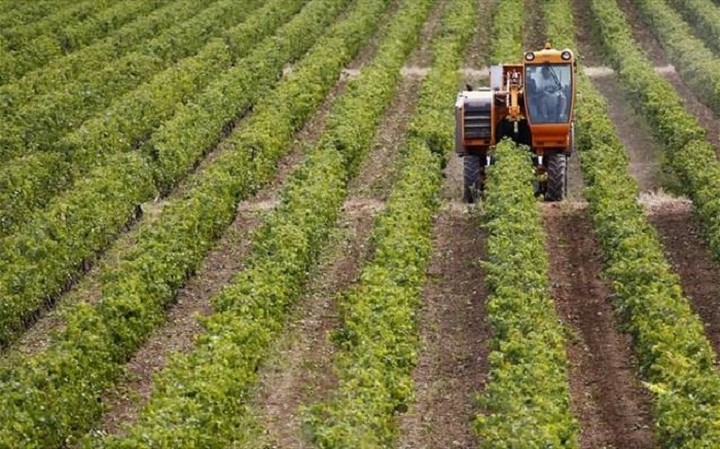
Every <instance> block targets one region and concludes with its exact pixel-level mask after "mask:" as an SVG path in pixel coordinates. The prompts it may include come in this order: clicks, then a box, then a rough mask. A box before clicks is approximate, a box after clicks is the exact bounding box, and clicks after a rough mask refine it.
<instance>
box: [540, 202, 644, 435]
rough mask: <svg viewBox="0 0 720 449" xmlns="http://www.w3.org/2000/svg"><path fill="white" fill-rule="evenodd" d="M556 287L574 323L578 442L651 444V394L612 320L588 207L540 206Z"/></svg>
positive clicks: (565, 316)
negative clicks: (640, 380) (579, 431)
mask: <svg viewBox="0 0 720 449" xmlns="http://www.w3.org/2000/svg"><path fill="white" fill-rule="evenodd" d="M543 211H544V220H545V228H546V231H547V236H548V237H547V238H548V241H547V246H548V254H549V257H550V279H551V285H552V287H551V293H552V297H553V299H554V301H555V307H556V308H557V311H558V313H559V315H560V317H561V319H562V320H563V322H564V323H565V324H566V325H567V326H568V327H569V329H570V335H571V338H570V342H569V344H568V349H567V353H568V358H569V360H570V391H571V400H572V407H573V410H574V414H575V416H576V417H577V418H578V420H579V421H580V425H581V429H582V434H581V447H583V448H587V449H591V448H603V447H613V448H624V449H640V448H648V449H649V448H652V447H654V446H653V436H652V419H651V414H650V407H651V397H650V394H649V392H647V391H646V390H645V389H643V388H642V386H641V384H640V382H639V381H638V379H637V378H636V377H635V372H636V368H635V361H634V357H633V353H632V350H631V339H630V337H629V336H628V335H626V334H623V333H620V332H618V331H617V329H616V328H615V323H614V319H613V306H612V303H611V301H610V295H611V289H610V287H609V286H608V285H607V283H606V282H604V281H603V280H602V279H601V277H600V276H601V267H602V260H601V259H602V252H601V250H600V248H599V247H598V244H597V242H596V241H595V239H594V237H593V233H592V223H591V221H590V218H589V215H588V212H587V210H586V209H581V208H564V207H563V205H562V204H560V205H558V204H548V205H546V206H545V207H544V208H543Z"/></svg>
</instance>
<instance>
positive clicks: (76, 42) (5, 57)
mask: <svg viewBox="0 0 720 449" xmlns="http://www.w3.org/2000/svg"><path fill="white" fill-rule="evenodd" d="M169 2H170V0H152V1H148V0H128V1H123V2H120V3H116V4H115V5H113V6H112V7H110V8H108V9H106V10H103V11H100V12H98V13H97V14H93V15H89V16H88V17H87V18H85V19H84V20H82V21H80V22H79V23H76V22H75V21H72V20H68V21H65V22H64V24H65V26H63V28H61V29H59V30H57V32H55V33H52V34H42V35H40V36H38V37H36V38H34V39H32V40H25V41H22V42H21V43H19V44H18V45H15V46H14V48H13V49H12V50H3V51H2V54H0V84H5V83H7V82H10V81H12V80H14V79H17V78H19V77H21V76H22V75H24V74H25V73H27V72H29V71H31V70H33V69H36V68H39V67H42V66H43V65H45V64H47V63H48V62H49V61H51V60H52V59H55V58H58V57H60V56H63V55H65V54H68V53H72V52H74V51H77V50H79V49H80V48H82V47H85V46H87V45H89V44H90V43H92V42H94V41H96V40H99V39H102V38H104V37H105V36H107V35H109V34H111V33H112V32H113V31H114V30H116V29H118V28H120V27H122V26H123V25H125V24H126V23H129V22H131V21H133V20H135V19H136V18H138V17H142V16H144V15H147V14H149V13H150V12H152V11H153V10H155V9H157V8H158V7H161V6H163V5H165V4H166V3H169ZM67 23H69V25H67ZM32 25H33V27H34V24H32Z"/></svg>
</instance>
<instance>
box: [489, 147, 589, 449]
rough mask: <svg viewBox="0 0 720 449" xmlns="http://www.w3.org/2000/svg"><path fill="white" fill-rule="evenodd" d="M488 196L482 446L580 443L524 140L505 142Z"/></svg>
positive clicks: (498, 150)
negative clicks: (486, 348)
mask: <svg viewBox="0 0 720 449" xmlns="http://www.w3.org/2000/svg"><path fill="white" fill-rule="evenodd" d="M496 157H497V163H496V164H495V165H493V166H492V167H491V169H490V170H488V180H487V189H486V192H485V201H484V202H483V210H484V221H485V228H486V230H487V241H486V246H487V250H486V253H487V255H486V261H485V263H484V266H485V269H486V275H485V282H486V285H487V286H488V288H489V291H490V296H489V298H488V304H487V317H488V322H489V324H490V328H491V329H492V332H493V338H492V340H491V341H490V344H489V347H490V349H491V352H490V355H489V356H488V360H489V364H490V371H489V374H488V383H487V386H486V388H485V391H484V393H483V397H482V399H481V405H482V407H483V409H484V413H482V414H480V415H478V417H477V420H476V424H475V429H476V431H477V433H478V435H479V437H480V441H481V447H483V448H498V449H500V448H528V449H530V448H541V447H543V448H550V447H552V448H578V447H579V444H578V436H579V431H578V425H577V423H576V422H575V419H574V418H573V416H572V411H571V408H570V390H569V386H568V361H567V356H566V355H565V344H566V341H565V337H564V329H563V326H562V324H561V323H560V321H559V319H558V316H557V314H556V312H555V308H554V305H553V301H552V299H551V298H550V295H549V291H548V290H549V285H548V282H549V280H548V279H549V277H548V258H547V252H546V248H545V235H544V232H543V224H542V217H541V215H540V211H539V206H538V203H537V200H536V199H535V195H534V193H533V189H532V181H533V168H532V163H531V161H530V155H529V153H528V151H527V148H525V147H516V146H515V144H513V143H511V142H509V141H504V142H502V143H500V144H498V145H497V147H496Z"/></svg>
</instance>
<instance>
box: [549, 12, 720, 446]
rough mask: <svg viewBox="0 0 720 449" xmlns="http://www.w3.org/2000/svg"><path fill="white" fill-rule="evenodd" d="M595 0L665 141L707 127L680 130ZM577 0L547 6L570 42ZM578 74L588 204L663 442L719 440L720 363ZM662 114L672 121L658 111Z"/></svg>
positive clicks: (603, 115) (601, 106) (660, 85)
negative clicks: (573, 5)
mask: <svg viewBox="0 0 720 449" xmlns="http://www.w3.org/2000/svg"><path fill="white" fill-rule="evenodd" d="M590 5H591V10H592V12H593V14H594V15H595V18H596V19H597V20H596V23H599V24H600V26H601V28H600V29H601V32H602V37H603V40H604V42H605V43H606V44H607V45H608V48H609V49H611V52H612V54H613V57H614V60H615V62H616V64H617V65H616V67H617V68H618V73H619V76H620V79H621V84H622V85H623V86H625V87H626V88H627V89H628V91H630V92H631V93H632V94H633V97H634V98H636V99H638V100H639V101H640V104H641V105H642V108H643V110H644V111H645V112H646V113H648V112H650V111H651V110H654V111H655V113H653V114H650V115H649V118H650V120H651V122H653V123H654V124H655V125H657V126H658V128H657V129H658V132H659V133H660V134H661V135H665V137H666V139H665V140H666V142H668V143H669V142H671V141H672V142H674V143H675V145H680V147H683V146H684V145H686V144H687V142H688V141H692V139H693V138H694V137H695V136H701V135H702V133H701V132H700V130H699V129H698V127H697V125H694V127H691V128H688V131H689V134H685V135H684V136H683V135H682V134H681V133H680V132H679V131H680V129H681V128H677V127H678V126H683V125H684V124H686V123H691V124H692V123H693V120H692V119H691V118H690V117H689V116H688V115H687V113H685V112H684V111H683V110H682V106H681V102H680V99H679V98H677V96H676V94H674V91H673V90H672V87H670V85H669V84H667V83H666V82H665V81H664V79H663V78H662V77H660V76H659V75H657V74H656V73H655V71H654V70H653V67H652V65H651V63H650V62H649V61H647V60H646V59H644V57H643V56H642V54H641V52H640V51H639V50H638V49H637V47H635V46H634V43H633V42H632V38H631V37H630V36H631V35H630V30H629V28H628V25H627V23H626V22H625V21H624V19H623V16H622V13H621V12H620V11H619V9H618V8H617V6H616V5H615V4H614V2H612V3H611V2H607V1H604V0H600V1H595V0H593V1H591V2H590ZM570 8H571V7H570V2H569V1H567V0H547V1H546V5H545V15H546V22H547V23H552V24H554V25H553V26H552V27H551V28H550V29H549V31H548V34H549V35H550V36H551V37H552V38H554V39H556V41H559V42H563V43H565V44H568V45H572V43H573V33H574V28H573V26H572V16H571V14H570ZM648 82H649V83H648ZM579 83H580V85H579V89H580V94H579V95H578V103H577V105H576V115H577V118H578V126H577V144H578V147H579V149H580V155H581V163H582V170H583V173H584V175H585V179H586V181H587V183H588V189H587V192H586V193H587V198H588V201H589V203H590V212H591V214H592V218H593V222H594V227H595V233H596V236H597V237H598V240H599V242H600V244H601V246H602V248H603V250H604V252H605V256H606V259H607V262H606V263H607V268H606V274H607V276H608V277H609V278H610V279H611V280H612V282H613V287H614V290H615V293H616V301H617V309H618V310H619V312H620V314H621V315H622V316H624V317H626V319H627V320H628V328H629V331H630V332H631V333H632V335H633V337H634V346H635V352H636V354H637V356H638V360H639V362H640V370H641V374H642V376H643V377H644V378H645V379H646V380H647V381H648V386H649V388H650V389H651V391H652V392H653V393H654V400H653V413H654V415H655V423H656V434H657V441H658V442H660V444H661V447H663V448H699V447H716V446H718V444H720V426H719V425H718V422H719V421H718V418H719V417H720V374H719V373H718V372H717V370H716V369H715V367H714V365H715V354H714V353H713V351H712V348H711V346H710V343H709V341H708V340H707V338H706V336H705V334H704V327H703V324H702V322H701V321H700V319H699V318H698V317H697V316H696V315H695V314H694V313H693V311H692V309H691V307H690V304H689V302H688V300H687V299H686V298H685V297H684V296H683V294H682V289H681V287H680V283H679V279H678V277H677V276H676V275H675V274H673V273H672V271H671V268H670V266H669V264H668V262H667V261H666V260H665V258H664V255H663V248H662V245H661V243H660V241H659V239H658V237H657V233H656V232H655V230H654V229H653V228H652V227H651V226H650V224H649V223H648V221H647V219H646V217H645V214H644V211H643V209H642V207H641V206H640V205H639V204H638V202H637V200H636V195H637V193H638V186H637V183H636V182H635V181H634V180H633V179H632V178H631V177H630V176H629V175H628V174H627V172H626V170H625V169H624V168H625V167H627V163H628V157H627V155H626V153H625V151H624V148H623V146H622V144H621V143H620V141H619V139H618V137H617V134H616V133H615V131H614V129H613V125H612V123H611V122H610V120H609V118H608V107H607V104H606V103H605V102H604V100H603V99H602V98H601V97H600V95H599V94H598V93H597V91H595V90H594V88H593V87H592V85H591V83H590V81H589V80H588V79H587V78H586V77H584V76H582V75H580V79H579ZM630 86H633V87H632V88H630ZM646 89H650V90H646ZM639 90H643V94H642V96H640V95H638V91H639ZM645 95H647V97H645ZM650 99H652V100H650ZM663 103H665V104H664V105H663ZM661 110H662V111H661ZM665 114H667V115H666V116H665V117H666V118H670V117H672V120H670V121H665V120H661V117H660V116H661V115H665ZM646 116H648V115H647V114H646ZM693 128H694V129H693ZM713 158H714V156H713ZM705 160H707V159H705ZM683 162H684V161H683ZM715 164H717V163H715ZM620 168H623V169H620ZM718 191H720V190H718ZM716 192H717V191H716Z"/></svg>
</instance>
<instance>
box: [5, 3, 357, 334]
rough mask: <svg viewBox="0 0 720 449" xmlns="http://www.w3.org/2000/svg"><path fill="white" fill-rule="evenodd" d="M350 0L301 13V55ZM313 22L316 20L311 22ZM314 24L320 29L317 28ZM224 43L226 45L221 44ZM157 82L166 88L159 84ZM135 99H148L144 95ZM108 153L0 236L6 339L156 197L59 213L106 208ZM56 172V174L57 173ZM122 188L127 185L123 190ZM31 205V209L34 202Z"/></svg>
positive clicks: (35, 188) (222, 55)
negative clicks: (30, 248) (24, 244)
mask: <svg viewBox="0 0 720 449" xmlns="http://www.w3.org/2000/svg"><path fill="white" fill-rule="evenodd" d="M347 1H348V0H315V1H314V2H313V3H312V7H310V8H309V9H306V10H305V11H304V13H301V14H300V15H298V16H297V17H296V20H295V21H294V24H295V25H302V26H303V29H302V30H303V32H304V34H305V36H306V40H303V39H301V38H300V37H299V36H293V37H295V39H296V40H295V42H296V43H297V44H298V45H302V46H304V48H302V49H301V51H300V52H298V56H299V55H301V53H302V52H304V51H306V50H307V49H308V48H309V47H310V46H311V45H312V44H313V43H314V41H316V40H317V38H318V35H319V34H320V33H321V32H322V30H323V29H324V26H325V25H326V24H327V23H329V22H330V21H331V20H332V19H333V17H334V15H336V14H337V13H338V11H339V10H340V9H341V7H342V6H343V2H345V3H347ZM283 2H285V3H286V4H287V1H286V0H283ZM298 3H299V2H298ZM271 5H272V6H273V7H277V5H276V4H272V3H271ZM319 12H323V13H324V14H325V16H324V17H323V18H322V19H320V18H319V17H318V13H319ZM313 23H314V25H311V24H313ZM313 27H314V28H315V29H314V30H313ZM293 28H294V25H293ZM218 45H223V44H221V43H218ZM225 48H226V47H224V46H222V47H220V56H217V55H216V54H214V53H212V52H207V54H208V56H209V57H210V58H216V59H220V60H223V58H224V59H227V58H228V56H227V55H226V52H225V51H223V50H224V49H225ZM236 48H238V50H240V48H239V47H236ZM198 62H199V63H200V64H202V63H203V61H202V60H200V61H198ZM210 65H212V64H210ZM194 67H197V66H194ZM278 70H280V69H278ZM205 73H207V71H205ZM188 77H189V76H188V75H186V76H185V77H184V78H185V79H187V78H188ZM166 81H168V82H170V80H167V79H166ZM156 87H158V88H160V87H159V86H156ZM168 96H170V94H168ZM134 98H135V99H136V100H138V101H142V99H141V98H139V97H134ZM138 117H139V118H141V119H143V118H144V117H143V116H142V115H141V114H138V116H137V117H130V118H132V119H135V118H138ZM147 121H148V120H142V122H143V123H146V122H147ZM198 132H208V133H212V132H214V135H215V136H218V135H219V134H220V130H219V129H212V130H207V131H206V130H199V131H198ZM106 134H109V131H107V132H106ZM96 137H98V138H99V139H101V138H102V137H101V134H98V135H97V136H96ZM117 139H118V140H119V142H117V141H113V140H110V141H109V142H106V143H105V145H104V147H105V149H107V150H108V151H112V150H117V151H118V152H120V153H121V151H120V149H117V148H112V145H113V144H114V145H115V146H120V145H122V143H123V141H125V140H126V139H127V137H126V136H122V135H119V136H117ZM216 139H217V137H216ZM84 140H85V139H84V138H78V140H77V148H78V150H79V149H80V148H81V147H82V142H83V141H84ZM102 147H103V146H101V148H102ZM100 151H101V150H100ZM98 157H100V156H98ZM102 157H103V159H104V160H105V162H106V163H105V164H101V165H100V167H98V168H96V169H94V170H93V171H91V172H90V175H89V176H88V177H87V178H83V177H76V178H77V179H78V182H80V180H84V182H82V183H80V184H79V185H78V186H76V188H74V189H71V190H69V191H68V192H67V194H65V195H62V196H59V197H58V198H57V199H56V200H54V201H53V202H51V207H50V210H40V211H37V212H34V213H33V212H31V214H30V215H29V216H28V217H27V218H28V219H27V220H25V221H24V222H23V221H21V218H23V217H19V218H18V217H13V219H12V220H11V219H9V217H8V220H7V221H8V222H9V223H10V224H11V225H15V226H16V227H18V226H20V227H21V230H19V231H18V232H17V233H14V234H11V235H10V236H8V237H6V238H5V239H3V240H2V241H0V251H3V252H7V253H14V254H15V257H13V258H12V259H6V260H7V264H6V265H5V267H4V269H3V271H2V273H0V291H1V292H3V300H4V301H5V304H7V305H8V307H6V308H4V309H3V310H1V311H0V342H2V343H6V342H7V341H8V339H9V338H11V337H12V336H13V335H15V334H16V333H17V331H19V330H22V329H23V327H24V326H23V323H24V321H25V320H26V319H27V318H28V317H30V316H32V314H34V313H35V311H37V309H38V308H40V307H41V306H42V303H43V301H44V298H46V297H48V296H52V295H54V294H57V293H58V292H60V291H61V290H62V289H63V286H64V285H66V284H67V282H68V280H69V279H71V278H72V276H74V275H76V273H77V272H78V270H79V267H80V266H81V265H82V263H83V262H84V261H86V260H88V259H91V258H92V257H93V255H94V254H96V253H97V252H99V251H101V250H103V249H104V248H106V247H107V245H108V244H109V243H110V242H111V241H112V236H114V235H115V234H117V233H118V232H120V230H121V228H122V226H123V224H124V222H125V221H127V213H126V208H127V207H133V205H134V204H138V203H140V202H143V201H146V200H148V199H150V198H152V192H153V190H145V196H143V197H137V196H131V197H128V201H130V203H129V204H128V205H126V206H125V207H124V208H117V207H115V206H113V207H108V209H107V210H106V211H104V212H103V213H102V214H99V215H82V216H78V217H73V218H72V220H71V221H69V222H68V223H66V219H65V218H64V217H58V216H57V214H55V213H54V209H57V208H63V207H65V205H66V204H67V203H68V201H72V202H75V201H80V202H81V201H82V199H83V198H86V199H87V201H88V202H89V203H93V205H94V212H95V213H96V214H97V213H98V212H99V210H100V209H101V208H102V207H103V202H102V201H97V200H98V197H97V196H96V193H95V189H96V187H97V186H98V185H100V186H102V185H104V183H105V182H107V179H108V178H109V179H114V175H112V174H111V173H112V171H113V170H114V165H115V163H116V162H117V155H111V156H109V157H110V159H109V160H108V158H107V157H105V156H102ZM47 158H48V156H44V159H47ZM26 159H29V158H26ZM34 166H35V164H30V165H28V167H29V168H33V167H34ZM58 166H60V167H58ZM51 168H58V169H59V168H65V169H68V170H72V169H75V168H76V167H72V166H67V165H66V164H64V163H63V162H57V163H56V164H55V165H54V166H53V167H51ZM65 173H67V172H65ZM50 174H53V173H52V172H51V173H50ZM146 174H147V171H142V172H138V173H137V175H138V183H139V184H141V185H142V183H145V182H146V178H145V177H144V176H145V175H146ZM57 175H58V176H63V175H64V173H63V172H59V173H57ZM33 176H36V175H34V174H33V173H32V172H30V173H29V177H30V179H33V178H32V177H33ZM38 190H39V186H33V188H32V189H28V191H29V192H32V191H38ZM122 191H123V190H121V191H120V192H122ZM120 192H116V193H120ZM41 193H44V192H41ZM7 199H8V201H10V200H12V199H17V198H13V197H12V196H10V197H7ZM71 199H72V200H71ZM15 204H20V206H19V207H22V204H21V203H20V202H16V203H15ZM108 206H109V204H108ZM13 209H14V210H16V211H17V210H18V207H17V206H13ZM28 209H30V208H29V207H28ZM57 226H64V228H65V232H63V233H62V234H43V233H39V232H38V231H37V230H38V229H45V228H54V227H57ZM85 230H92V232H93V233H94V234H96V235H102V236H103V238H102V239H88V238H84V239H83V238H78V236H82V235H84V233H85V232H87V231H85ZM29 240H34V241H36V246H37V250H36V252H35V253H33V255H34V256H33V257H24V255H25V253H24V252H17V251H16V250H15V248H16V247H17V244H18V243H17V242H21V241H29ZM10 304H14V306H12V307H10Z"/></svg>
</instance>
